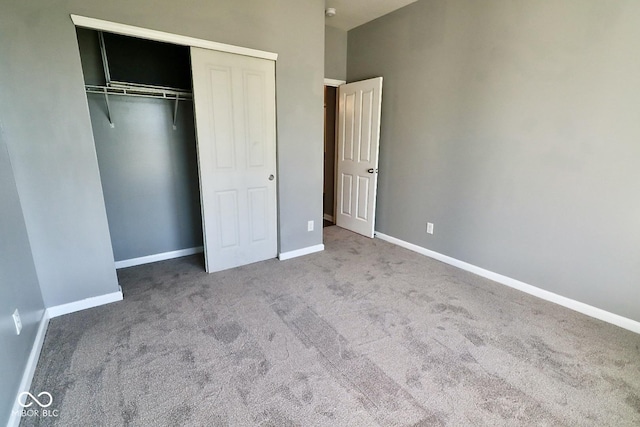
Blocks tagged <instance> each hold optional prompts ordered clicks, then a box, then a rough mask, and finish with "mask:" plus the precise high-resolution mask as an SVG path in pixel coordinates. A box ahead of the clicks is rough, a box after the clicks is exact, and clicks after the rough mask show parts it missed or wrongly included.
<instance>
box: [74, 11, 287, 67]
mask: <svg viewBox="0 0 640 427" xmlns="http://www.w3.org/2000/svg"><path fill="white" fill-rule="evenodd" d="M71 20H72V21H73V23H74V24H75V26H76V27H83V28H91V29H93V30H99V31H108V32H110V33H116V34H124V35H127V36H133V37H140V38H144V39H148V40H156V41H160V42H167V43H173V44H178V45H182V46H194V47H201V48H204V49H211V50H218V51H220V52H228V53H235V54H238V55H244V56H252V57H254V58H262V59H268V60H270V61H276V60H277V59H278V54H277V53H273V52H266V51H263V50H256V49H250V48H246V47H241V46H234V45H230V44H224V43H217V42H212V41H209V40H203V39H198V38H195V37H188V36H181V35H178V34H172V33H165V32H164V31H157V30H149V29H147V28H141V27H135V26H133V25H126V24H119V23H117V22H111V21H103V20H102V19H95V18H89V17H86V16H79V15H73V14H71Z"/></svg>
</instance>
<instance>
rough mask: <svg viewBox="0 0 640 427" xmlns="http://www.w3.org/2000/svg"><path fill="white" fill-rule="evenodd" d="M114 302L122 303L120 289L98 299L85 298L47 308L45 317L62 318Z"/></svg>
mask: <svg viewBox="0 0 640 427" xmlns="http://www.w3.org/2000/svg"><path fill="white" fill-rule="evenodd" d="M116 301H122V289H121V290H119V291H117V292H113V293H110V294H105V295H100V296H98V297H92V298H86V299H83V300H80V301H74V302H70V303H67V304H60V305H56V306H53V307H49V308H47V316H48V318H49V319H53V318H54V317H58V316H64V315H65V314H69V313H75V312H76V311H81V310H86V309H87V308H93V307H98V306H100V305H105V304H109V303H111V302H116Z"/></svg>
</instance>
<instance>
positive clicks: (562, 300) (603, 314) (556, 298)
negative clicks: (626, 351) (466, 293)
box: [375, 231, 640, 334]
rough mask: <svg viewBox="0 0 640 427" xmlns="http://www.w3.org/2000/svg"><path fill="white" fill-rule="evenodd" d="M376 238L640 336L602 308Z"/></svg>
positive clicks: (639, 329)
mask: <svg viewBox="0 0 640 427" xmlns="http://www.w3.org/2000/svg"><path fill="white" fill-rule="evenodd" d="M375 236H376V237H377V238H379V239H381V240H385V241H387V242H390V243H393V244H395V245H398V246H402V247H403V248H405V249H409V250H411V251H414V252H417V253H419V254H422V255H425V256H428V257H430V258H433V259H436V260H438V261H442V262H444V263H446V264H449V265H453V266H454V267H458V268H460V269H462V270H466V271H469V272H471V273H474V274H477V275H478V276H482V277H485V278H487V279H490V280H493V281H494V282H498V283H501V284H503V285H506V286H509V287H510V288H514V289H517V290H519V291H522V292H526V293H528V294H530V295H533V296H536V297H538V298H542V299H544V300H547V301H550V302H553V303H556V304H559V305H561V306H563V307H566V308H569V309H571V310H574V311H577V312H579V313H582V314H586V315H587V316H591V317H595V318H596V319H600V320H602V321H605V322H608V323H611V324H613V325H616V326H619V327H621V328H624V329H628V330H630V331H632V332H635V333H637V334H640V322H638V321H635V320H632V319H629V318H626V317H622V316H620V315H618V314H614V313H610V312H608V311H605V310H602V309H601V308H597V307H593V306H591V305H588V304H585V303H582V302H580V301H576V300H573V299H571V298H567V297H563V296H562V295H558V294H555V293H553V292H549V291H546V290H544V289H540V288H538V287H536V286H533V285H529V284H527V283H524V282H521V281H519V280H516V279H512V278H510V277H507V276H503V275H502V274H498V273H494V272H492V271H489V270H485V269H484V268H481V267H478V266H475V265H473V264H469V263H466V262H464V261H460V260H458V259H455V258H452V257H450V256H447V255H443V254H441V253H438V252H435V251H432V250H430V249H426V248H423V247H422V246H418V245H414V244H413V243H409V242H405V241H404V240H400V239H397V238H395V237H391V236H387V235H386V234H383V233H380V232H378V231H376V233H375Z"/></svg>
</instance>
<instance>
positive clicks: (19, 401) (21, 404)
mask: <svg viewBox="0 0 640 427" xmlns="http://www.w3.org/2000/svg"><path fill="white" fill-rule="evenodd" d="M43 395H44V396H48V397H49V403H47V404H46V405H45V404H44V403H42V402H40V401H39V400H38V399H36V397H35V396H34V395H33V394H31V393H29V392H28V391H23V392H22V393H20V396H18V403H19V404H20V406H22V407H23V408H28V407H29V406H31V405H33V402H29V403H27V399H26V398H25V400H24V403H22V396H28V397H30V398H31V399H32V400H34V401H35V402H36V403H37V404H38V405H39V406H40V407H41V408H48V407H49V406H51V404H52V403H53V396H51V393H49V392H47V391H43V392H41V393H38V397H41V396H43Z"/></svg>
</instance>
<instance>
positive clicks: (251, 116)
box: [191, 47, 277, 272]
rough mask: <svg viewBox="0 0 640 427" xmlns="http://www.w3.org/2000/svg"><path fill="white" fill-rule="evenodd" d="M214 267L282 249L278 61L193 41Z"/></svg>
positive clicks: (208, 254)
mask: <svg viewBox="0 0 640 427" xmlns="http://www.w3.org/2000/svg"><path fill="white" fill-rule="evenodd" d="M191 68H192V72H193V98H194V105H195V119H196V134H197V141H198V163H199V172H200V193H201V200H202V220H203V228H204V249H205V251H204V252H205V265H206V270H207V271H208V272H214V271H220V270H225V269H228V268H232V267H237V266H240V265H245V264H250V263H253V262H257V261H262V260H265V259H269V258H275V257H276V255H277V219H276V209H277V207H276V177H275V175H276V128H275V125H276V123H275V63H274V62H273V61H270V60H266V59H258V58H252V57H248V56H242V55H235V54H231V53H225V52H217V51H213V50H207V49H200V48H195V47H192V48H191Z"/></svg>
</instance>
